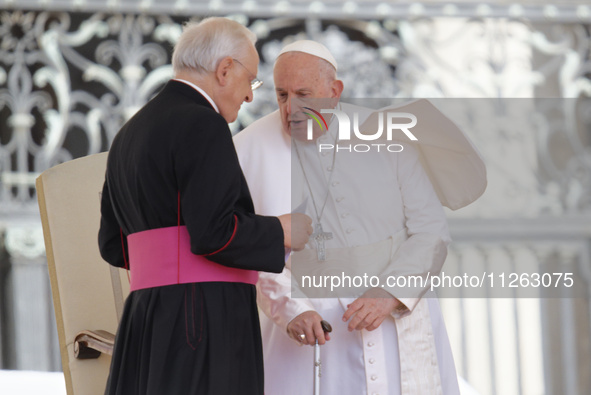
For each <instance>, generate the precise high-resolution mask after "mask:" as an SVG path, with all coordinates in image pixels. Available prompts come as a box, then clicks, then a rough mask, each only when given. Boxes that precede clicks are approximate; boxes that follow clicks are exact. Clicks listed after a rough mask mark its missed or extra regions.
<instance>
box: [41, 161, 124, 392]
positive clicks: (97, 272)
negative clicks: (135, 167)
mask: <svg viewBox="0 0 591 395" xmlns="http://www.w3.org/2000/svg"><path fill="white" fill-rule="evenodd" d="M106 162H107V153H106V152H105V153H101V154H96V155H90V156H87V157H84V158H80V159H75V160H72V161H69V162H66V163H63V164H61V165H58V166H55V167H53V168H51V169H49V170H47V171H45V172H43V173H42V174H41V175H40V176H39V178H37V183H36V185H37V196H38V200H39V208H40V212H41V221H42V223H43V234H44V237H45V247H46V254H47V263H48V269H49V277H50V281H51V292H52V296H53V304H54V307H55V315H56V321H57V329H58V336H59V342H60V352H61V357H62V368H63V371H64V376H65V379H66V389H67V391H68V394H69V395H73V394H76V395H85V394H103V393H104V390H105V384H106V379H107V376H108V372H109V366H110V363H111V357H110V356H109V355H105V354H102V355H101V356H100V357H99V358H97V359H76V358H75V357H74V338H75V337H76V335H77V334H78V333H79V332H81V331H83V330H106V331H108V332H111V333H115V332H116V330H117V325H118V321H119V319H120V315H121V305H122V301H123V299H124V298H125V297H127V295H128V294H129V282H128V279H127V275H126V273H125V271H124V270H119V269H116V268H111V266H110V265H109V264H108V263H106V262H105V261H104V260H103V259H102V258H101V256H100V253H99V250H98V229H99V224H100V194H101V191H102V186H103V182H104V179H105V168H106ZM117 294H119V295H120V297H118V296H117ZM117 299H119V300H117Z"/></svg>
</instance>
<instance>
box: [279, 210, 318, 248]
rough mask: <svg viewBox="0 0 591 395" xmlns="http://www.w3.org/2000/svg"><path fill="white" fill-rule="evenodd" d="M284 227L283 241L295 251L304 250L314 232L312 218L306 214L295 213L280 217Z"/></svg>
mask: <svg viewBox="0 0 591 395" xmlns="http://www.w3.org/2000/svg"><path fill="white" fill-rule="evenodd" d="M278 218H279V222H281V226H282V227H283V243H284V245H285V247H287V248H291V249H292V250H294V251H300V250H303V249H304V247H305V246H306V243H307V242H308V240H309V239H310V235H311V234H312V232H313V230H312V218H310V217H308V216H307V215H306V214H301V213H293V214H284V215H281V216H279V217H278Z"/></svg>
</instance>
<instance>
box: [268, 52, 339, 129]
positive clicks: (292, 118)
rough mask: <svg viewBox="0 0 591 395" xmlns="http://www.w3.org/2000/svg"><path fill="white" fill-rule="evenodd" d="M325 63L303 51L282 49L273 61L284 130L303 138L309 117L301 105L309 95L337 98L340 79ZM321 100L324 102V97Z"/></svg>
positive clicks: (303, 104)
mask: <svg viewBox="0 0 591 395" xmlns="http://www.w3.org/2000/svg"><path fill="white" fill-rule="evenodd" d="M324 63H326V62H325V61H324V60H322V59H320V58H318V57H316V56H313V55H309V54H307V53H303V52H287V53H284V54H283V55H281V56H280V57H279V58H278V59H277V61H276V63H275V69H274V72H273V78H274V81H275V93H276V94H277V104H279V112H280V113H281V124H282V127H283V131H284V132H285V133H287V134H289V135H290V136H292V137H294V138H297V139H298V140H305V139H306V137H305V136H306V128H307V126H306V125H307V121H308V119H309V117H308V116H306V115H305V114H304V111H302V107H304V106H306V105H307V104H306V103H310V102H311V100H308V99H319V98H323V99H326V98H333V99H336V100H338V98H339V96H340V94H341V91H342V83H341V81H338V80H335V79H334V70H333V74H332V76H331V74H330V73H329V72H327V68H326V67H327V64H324ZM328 67H330V65H329V66H328ZM339 88H340V89H339ZM301 99H305V100H306V101H305V102H304V101H302V100H301ZM336 100H335V104H336ZM322 102H324V103H326V101H325V100H324V101H322ZM308 105H309V104H308ZM315 136H316V133H315ZM316 137H317V136H316Z"/></svg>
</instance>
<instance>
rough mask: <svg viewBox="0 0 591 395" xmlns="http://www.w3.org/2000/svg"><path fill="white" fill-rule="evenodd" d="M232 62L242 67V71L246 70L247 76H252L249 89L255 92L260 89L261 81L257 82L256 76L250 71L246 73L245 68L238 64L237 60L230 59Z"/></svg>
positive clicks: (240, 63)
mask: <svg viewBox="0 0 591 395" xmlns="http://www.w3.org/2000/svg"><path fill="white" fill-rule="evenodd" d="M232 60H233V61H234V62H236V63H238V64H239V65H240V66H242V67H244V70H246V72H247V73H248V74H250V75H251V76H253V77H254V78H253V79H252V80H251V81H250V89H252V90H253V91H254V90H257V89H258V88H260V87H261V85H263V81H261V80H259V79H258V78H257V76H256V75H255V74H253V73H251V72H250V71H248V69H247V68H246V66H245V65H243V64H242V62H240V61H239V60H238V59H232Z"/></svg>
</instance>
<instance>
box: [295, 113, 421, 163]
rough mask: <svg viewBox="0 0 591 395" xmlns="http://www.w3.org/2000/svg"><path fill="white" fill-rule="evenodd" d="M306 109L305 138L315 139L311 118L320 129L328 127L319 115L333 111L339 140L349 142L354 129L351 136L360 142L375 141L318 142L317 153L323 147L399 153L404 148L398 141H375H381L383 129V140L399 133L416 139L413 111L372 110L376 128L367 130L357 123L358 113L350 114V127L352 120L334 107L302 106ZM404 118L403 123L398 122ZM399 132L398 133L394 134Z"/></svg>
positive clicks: (338, 149)
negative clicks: (351, 142) (412, 130)
mask: <svg viewBox="0 0 591 395" xmlns="http://www.w3.org/2000/svg"><path fill="white" fill-rule="evenodd" d="M303 108H304V109H305V110H308V111H310V112H304V114H306V115H308V116H309V117H310V119H308V122H307V139H308V140H313V139H314V131H313V128H314V121H315V122H316V123H317V124H318V126H319V127H320V129H321V130H325V129H328V123H327V122H326V120H325V119H324V117H323V116H322V114H333V115H334V116H335V117H336V119H337V121H338V123H339V130H338V141H339V142H342V141H350V140H351V129H352V130H353V135H354V136H355V138H356V139H358V140H362V141H374V143H371V144H365V143H362V144H349V145H347V144H319V147H318V149H319V152H322V151H323V150H334V149H336V150H337V152H338V151H349V152H369V151H374V150H375V151H377V152H380V150H381V149H384V150H387V151H388V152H401V151H402V150H403V149H404V147H403V146H402V145H401V144H397V143H391V144H390V143H388V144H386V143H379V142H377V141H378V140H381V141H384V137H383V135H384V130H385V132H386V136H385V140H386V141H387V142H391V141H392V140H394V139H398V138H397V137H398V136H399V135H400V132H402V133H403V134H404V135H405V136H406V137H407V138H408V139H410V140H412V141H417V140H418V139H417V138H416V137H415V135H414V134H412V132H411V131H410V129H412V128H413V127H414V126H416V124H417V117H416V116H415V115H414V114H410V113H406V112H390V111H387V112H377V113H373V114H372V115H371V116H377V130H376V131H374V130H371V131H370V130H366V128H367V127H365V128H364V126H365V125H366V124H367V123H364V124H363V125H361V129H363V130H360V125H359V113H357V112H355V113H353V128H351V120H350V118H349V115H348V114H347V113H345V112H344V111H340V110H336V109H321V110H320V112H318V111H316V110H314V109H312V108H310V107H303ZM384 119H385V120H386V121H385V123H386V127H385V128H384ZM404 120H406V122H401V121H404ZM397 135H398V136H397Z"/></svg>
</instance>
